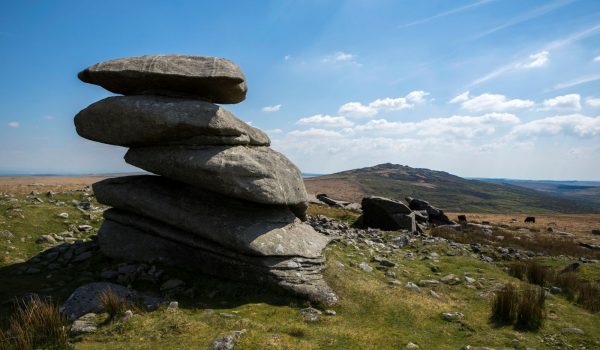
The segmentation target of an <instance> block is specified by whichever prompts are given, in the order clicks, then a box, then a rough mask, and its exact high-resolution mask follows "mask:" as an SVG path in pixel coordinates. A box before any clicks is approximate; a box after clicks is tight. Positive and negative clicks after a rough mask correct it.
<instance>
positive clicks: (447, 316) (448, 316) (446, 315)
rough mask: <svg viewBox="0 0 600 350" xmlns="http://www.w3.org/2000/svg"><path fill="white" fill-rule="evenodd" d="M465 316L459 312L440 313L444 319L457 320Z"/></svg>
mask: <svg viewBox="0 0 600 350" xmlns="http://www.w3.org/2000/svg"><path fill="white" fill-rule="evenodd" d="M463 317H465V315H463V314H462V313H461V312H444V313H442V318H443V319H444V320H446V321H449V322H452V321H458V320H460V319H462V318H463Z"/></svg>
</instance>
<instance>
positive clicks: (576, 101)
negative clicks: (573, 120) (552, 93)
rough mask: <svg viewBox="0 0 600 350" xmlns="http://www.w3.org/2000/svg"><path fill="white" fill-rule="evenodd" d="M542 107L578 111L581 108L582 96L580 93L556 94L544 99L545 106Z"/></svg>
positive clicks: (544, 108)
mask: <svg viewBox="0 0 600 350" xmlns="http://www.w3.org/2000/svg"><path fill="white" fill-rule="evenodd" d="M542 109H543V110H550V109H572V110H576V111H578V110H580V109H581V96H579V94H568V95H563V96H556V97H554V98H550V99H547V100H544V106H543V108H542Z"/></svg>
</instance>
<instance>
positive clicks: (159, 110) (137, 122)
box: [75, 95, 271, 147]
mask: <svg viewBox="0 0 600 350" xmlns="http://www.w3.org/2000/svg"><path fill="white" fill-rule="evenodd" d="M75 127H76V129H77V133H78V134H79V135H80V136H81V137H84V138H86V139H89V140H93V141H98V142H102V143H108V144H111V145H118V146H125V147H135V146H156V145H253V146H268V145H269V144H270V143H271V141H270V140H269V137H268V136H267V134H265V133H264V132H262V131H261V130H259V129H257V128H254V127H252V126H250V125H248V124H246V123H244V122H243V121H241V120H239V119H238V118H236V117H235V116H234V115H233V114H231V113H230V112H229V111H227V110H226V109H224V108H223V107H221V106H218V105H215V104H212V103H209V102H204V101H199V100H190V99H180V98H169V97H160V96H143V95H140V96H116V97H109V98H105V99H104V100H101V101H98V102H96V103H93V104H91V105H90V106H88V107H87V108H85V109H84V110H82V111H81V112H79V113H78V114H77V115H76V116H75Z"/></svg>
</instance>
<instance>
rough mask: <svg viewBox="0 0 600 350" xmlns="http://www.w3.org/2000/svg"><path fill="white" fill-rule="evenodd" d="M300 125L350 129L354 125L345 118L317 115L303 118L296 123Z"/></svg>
mask: <svg viewBox="0 0 600 350" xmlns="http://www.w3.org/2000/svg"><path fill="white" fill-rule="evenodd" d="M296 124H298V125H320V126H327V127H341V128H343V127H350V126H352V125H354V123H353V122H351V121H349V120H348V119H346V118H344V117H332V116H330V115H323V114H316V115H313V116H311V117H306V118H301V119H300V120H298V121H297V122H296Z"/></svg>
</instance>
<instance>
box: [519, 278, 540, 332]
mask: <svg viewBox="0 0 600 350" xmlns="http://www.w3.org/2000/svg"><path fill="white" fill-rule="evenodd" d="M545 301H546V292H545V291H544V289H542V288H540V287H537V286H528V287H526V288H524V289H523V290H522V291H521V298H520V300H519V305H518V307H517V322H516V326H517V328H520V329H526V330H532V331H535V330H538V329H539V328H540V327H541V326H542V323H543V320H544V302H545Z"/></svg>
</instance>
